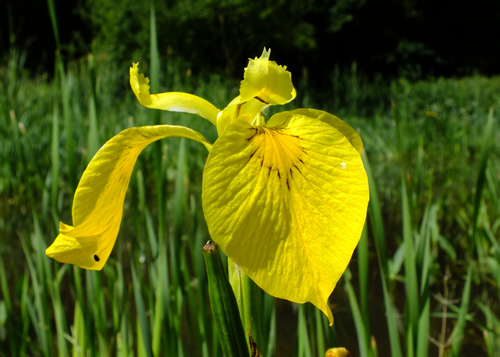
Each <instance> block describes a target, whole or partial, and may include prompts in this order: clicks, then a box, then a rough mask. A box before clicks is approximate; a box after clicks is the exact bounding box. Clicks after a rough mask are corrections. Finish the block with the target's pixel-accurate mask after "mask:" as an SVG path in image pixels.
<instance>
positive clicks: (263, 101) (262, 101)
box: [255, 97, 269, 104]
mask: <svg viewBox="0 0 500 357" xmlns="http://www.w3.org/2000/svg"><path fill="white" fill-rule="evenodd" d="M255 99H257V100H258V101H259V102H261V103H264V104H269V103H268V102H266V101H265V100H264V99H262V98H259V97H255Z"/></svg>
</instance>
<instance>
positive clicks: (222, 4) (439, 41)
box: [0, 0, 500, 83]
mask: <svg viewBox="0 0 500 357" xmlns="http://www.w3.org/2000/svg"><path fill="white" fill-rule="evenodd" d="M54 4H55V9H56V14H57V21H58V25H59V29H60V31H59V32H60V35H61V43H62V45H63V51H64V53H65V54H66V55H67V56H66V57H68V56H69V57H71V58H78V57H80V56H81V55H83V54H86V53H87V52H90V51H92V52H94V53H96V52H99V53H103V54H105V55H106V56H108V57H111V58H112V59H113V60H115V61H118V62H119V63H126V64H129V62H130V61H131V58H134V59H136V60H143V61H144V60H147V59H148V57H147V54H148V53H149V11H150V9H149V4H145V3H144V2H140V1H131V0H123V1H118V0H78V1H77V0H72V1H64V0H55V1H54ZM155 6H156V18H157V25H158V34H159V35H158V44H159V52H160V54H161V55H162V56H163V55H165V54H167V53H172V54H173V55H174V57H175V58H179V59H182V60H183V61H184V63H185V65H186V67H191V68H192V70H194V71H196V72H198V71H202V70H207V71H212V72H213V71H215V70H217V71H222V70H226V71H228V72H229V73H230V74H233V75H236V76H239V75H240V71H241V68H243V67H244V66H245V65H246V58H247V57H248V56H254V55H255V54H256V53H260V51H261V50H262V48H263V47H264V46H267V47H271V48H272V49H273V51H274V53H275V57H274V58H275V59H276V60H277V61H279V62H283V63H284V61H282V59H285V58H286V59H287V61H286V63H287V65H288V66H289V67H290V68H291V69H292V71H293V73H295V75H296V76H297V75H300V74H301V72H302V69H303V68H307V69H308V70H309V77H310V78H313V79H314V81H315V82H316V83H321V82H322V81H316V79H319V80H321V79H322V78H323V76H324V74H325V71H327V72H330V71H331V70H332V69H333V66H334V64H339V65H340V66H341V67H342V68H345V67H346V66H350V64H351V63H352V62H353V61H356V62H357V63H358V67H359V68H360V69H361V70H362V72H364V73H367V74H374V73H377V72H382V73H384V74H385V75H389V74H390V75H393V76H394V75H397V74H398V73H399V71H401V70H405V69H406V70H408V69H411V70H412V71H413V70H415V69H417V71H418V72H420V74H421V75H423V76H424V77H426V76H429V75H434V76H439V75H445V76H450V75H454V74H471V73H474V72H476V71H479V72H480V73H483V74H490V75H491V74H498V73H499V71H500V68H499V66H498V63H499V62H500V54H498V51H494V46H495V43H496V42H497V34H498V33H499V32H500V3H499V2H497V1H488V0H478V1H475V2H474V3H471V2H470V1H467V0H457V1H452V0H444V1H438V2H436V1H430V0H382V1H367V0H335V1H334V0H306V1H299V0H273V1H271V0H259V1H242V0H222V1H217V0H186V1H180V0H168V1H167V0H165V1H158V0H157V1H155ZM0 9H1V11H0V20H1V21H0V41H1V42H0V43H1V44H0V46H1V48H2V49H3V50H4V51H5V50H7V49H8V48H12V47H14V48H23V49H25V50H27V51H28V53H30V59H29V60H28V63H27V65H28V67H29V68H34V69H36V68H40V67H41V68H42V69H44V70H47V69H48V70H50V69H51V68H52V64H53V60H52V59H53V55H54V52H53V51H54V48H55V43H54V40H53V35H52V27H51V23H50V17H49V16H48V11H47V7H46V5H45V3H44V2H36V1H35V2H33V1H31V0H16V1H14V0H6V1H3V2H2V5H0ZM26 9H29V11H25V10H26Z"/></svg>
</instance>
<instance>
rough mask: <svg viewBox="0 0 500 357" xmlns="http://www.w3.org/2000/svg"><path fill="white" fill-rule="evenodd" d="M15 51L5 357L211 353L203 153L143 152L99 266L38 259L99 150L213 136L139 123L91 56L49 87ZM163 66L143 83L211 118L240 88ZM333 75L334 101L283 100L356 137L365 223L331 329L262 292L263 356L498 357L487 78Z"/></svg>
mask: <svg viewBox="0 0 500 357" xmlns="http://www.w3.org/2000/svg"><path fill="white" fill-rule="evenodd" d="M23 56H24V55H23V54H22V53H15V52H12V53H11V54H10V57H9V58H7V61H5V62H4V63H6V65H4V66H3V67H0V86H1V88H0V124H1V125H0V133H1V140H0V235H1V237H2V240H1V242H2V244H1V245H0V257H1V259H0V283H1V284H0V286H1V292H2V293H1V294H0V345H1V346H2V348H1V349H0V356H12V355H30V356H32V355H44V356H55V355H59V356H66V355H69V354H72V355H74V356H80V355H81V356H83V355H91V356H106V355H110V356H113V355H119V356H135V355H139V356H157V355H167V356H174V355H178V356H218V355H221V353H222V352H221V349H220V346H219V342H218V338H217V336H216V333H215V328H214V323H213V319H212V317H211V312H210V305H209V300H208V292H207V282H206V274H205V269H204V263H203V257H202V254H201V249H202V247H203V245H204V244H205V242H206V241H207V240H208V239H209V236H208V231H207V228H206V224H205V222H204V218H203V213H202V210H201V176H202V175H201V172H202V170H203V167H204V163H205V159H206V157H207V153H206V151H205V149H204V148H202V147H201V145H198V144H197V143H194V142H188V141H184V140H180V139H167V140H163V141H161V142H159V143H158V145H157V146H155V147H152V148H148V149H146V150H145V151H144V153H143V154H141V156H140V157H139V160H138V162H137V165H136V168H135V171H134V174H133V176H132V179H131V184H130V188H129V190H128V193H127V199H126V202H125V210H124V218H123V222H122V229H121V232H120V234H119V237H118V240H117V249H115V250H114V251H113V253H112V255H111V257H110V260H109V262H108V264H107V265H106V266H105V268H104V269H103V271H102V272H91V271H83V270H81V269H79V268H75V267H73V266H67V265H61V264H59V263H57V262H55V261H53V260H50V259H49V258H47V257H46V256H45V254H44V250H45V248H46V247H47V246H48V245H49V244H50V243H51V242H52V240H53V239H54V238H55V236H56V234H57V229H58V226H57V225H58V222H59V220H63V221H67V222H70V219H69V218H70V212H71V199H72V197H73V192H74V189H75V187H76V186H75V185H76V184H77V183H78V180H79V178H80V177H81V174H82V172H83V169H84V168H85V167H86V164H87V162H88V160H89V159H90V158H91V157H92V154H93V153H94V152H95V151H96V150H97V148H98V147H100V146H101V145H102V144H104V142H105V141H106V140H108V139H109V138H111V137H112V136H113V135H115V134H116V133H118V132H119V131H120V130H123V129H125V128H128V127H131V126H140V125H151V124H155V123H156V122H161V123H165V124H181V123H182V125H187V126H189V127H191V128H194V129H196V130H198V131H201V132H202V133H204V134H205V136H206V137H207V139H209V140H211V141H213V140H214V139H215V137H216V131H215V128H214V127H213V126H211V124H210V123H208V122H207V121H205V120H203V119H201V118H198V117H196V116H190V115H187V114H178V113H170V112H168V113H166V112H157V113H156V114H153V117H152V115H151V111H148V110H147V109H145V108H143V107H141V106H140V105H139V104H137V101H136V100H135V99H134V98H133V93H132V91H131V90H130V89H129V86H128V83H127V81H128V68H116V67H114V66H113V64H112V63H108V62H106V60H105V59H103V58H102V57H100V56H99V55H96V56H95V57H89V59H87V58H86V59H84V60H82V61H80V62H77V63H68V64H65V69H63V70H61V71H60V72H58V73H59V74H58V77H57V79H56V80H52V79H49V78H48V76H47V75H43V74H42V75H36V76H33V75H30V74H28V73H25V71H24V68H23V61H24V57H23ZM133 60H140V59H133ZM175 63H176V62H175V61H174V60H173V59H171V58H168V59H159V62H158V65H157V66H158V68H157V71H158V72H159V73H158V75H157V76H156V75H154V76H153V74H151V77H152V78H160V82H159V83H158V86H159V89H161V90H162V91H163V90H176V91H186V92H191V93H195V94H197V95H200V96H202V97H204V98H206V99H207V100H209V101H210V102H212V103H214V104H215V105H217V106H219V107H222V106H223V105H224V103H228V102H229V101H230V100H231V99H232V98H233V97H234V96H235V95H236V89H237V87H238V82H237V81H234V80H230V79H227V80H226V79H221V77H219V76H215V75H214V76H211V77H193V76H191V75H190V72H188V71H187V69H186V68H182V66H181V65H178V64H175ZM141 65H142V66H144V67H147V66H148V64H147V63H141ZM61 66H62V65H61ZM154 67H155V65H154V64H153V65H151V66H150V69H149V71H150V72H151V73H152V71H153V68H154ZM331 78H332V83H331V87H332V90H331V91H326V92H325V91H323V92H321V93H319V92H317V91H315V90H314V88H310V87H309V86H308V85H307V81H305V80H303V81H301V82H300V84H299V85H297V90H298V97H297V101H296V103H295V104H294V105H295V106H297V107H315V108H318V109H323V110H326V111H329V112H331V113H334V114H336V115H338V116H339V117H341V118H342V119H344V120H346V121H347V122H348V123H349V124H351V125H352V126H353V127H354V128H356V129H359V131H360V133H361V136H362V138H363V140H364V143H365V150H366V155H365V156H364V160H365V163H366V166H367V171H368V175H369V180H370V187H371V200H370V206H369V219H368V226H367V228H366V230H365V233H364V236H363V238H362V243H361V245H360V246H359V248H358V251H357V252H356V253H355V254H354V256H353V261H352V262H351V264H350V267H349V271H348V272H347V273H346V276H345V279H344V280H343V281H341V282H340V283H339V285H338V287H337V289H336V290H335V292H334V294H333V296H332V298H331V299H330V302H331V303H332V307H333V312H334V316H335V325H334V327H333V328H330V327H328V323H327V321H326V320H325V318H324V317H323V316H321V315H320V314H318V312H317V310H316V309H314V308H313V307H312V306H311V305H304V306H298V307H297V306H292V305H291V304H288V303H284V302H280V303H276V302H275V301H274V299H273V298H271V297H269V296H267V295H265V294H263V293H260V292H259V293H260V295H259V297H258V298H259V299H260V300H261V301H262V304H261V306H262V311H260V313H261V316H260V319H261V329H262V334H263V341H267V342H266V343H265V346H259V348H260V350H261V351H262V352H263V353H264V354H265V355H266V356H272V355H277V356H281V355H290V354H294V355H297V356H320V355H323V354H324V352H325V351H326V349H327V348H330V347H334V346H343V347H346V348H347V349H348V350H350V351H351V352H352V353H353V355H358V354H359V355H361V356H377V355H378V356H384V355H392V356H425V355H427V353H429V355H439V353H441V352H442V353H444V352H445V351H448V352H450V351H451V353H452V354H453V355H457V356H458V355H460V353H462V354H465V353H473V352H474V353H475V355H481V354H483V355H490V356H495V355H496V354H498V353H499V351H500V347H499V346H500V342H499V341H500V335H499V326H500V323H499V319H498V316H499V314H500V299H499V298H498V296H499V293H500V290H499V287H498V281H500V246H499V243H498V237H499V236H500V219H499V218H498V217H499V216H500V215H499V210H500V206H499V200H498V192H500V191H499V190H500V187H499V186H500V185H499V181H500V180H499V178H500V160H499V156H500V148H499V146H498V142H499V139H500V134H499V131H498V124H497V122H496V121H495V118H497V117H498V114H497V113H498V111H499V110H500V95H499V93H500V92H499V91H498V88H500V78H490V79H487V78H482V77H471V78H465V79H437V80H433V81H418V82H409V81H408V80H406V79H404V78H402V79H400V80H398V81H393V82H384V81H382V80H381V79H380V78H379V79H376V80H371V81H368V79H366V78H364V77H363V76H362V75H361V74H359V73H356V68H355V67H354V66H353V68H351V70H350V71H348V72H341V71H334V72H333V75H332V77H331ZM325 80H329V79H325ZM229 88H233V89H234V91H231V90H230V89H229ZM490 107H493V108H494V111H493V112H489V110H490ZM289 108H291V107H289ZM489 115H491V117H490V118H491V119H489V120H488V117H489ZM68 118H70V119H68ZM68 142H70V143H71V145H68ZM70 147H71V148H72V149H69V148H70ZM69 150H74V152H70V151H69ZM368 160H369V162H368ZM368 165H369V166H368ZM358 286H359V288H358ZM344 287H345V289H344Z"/></svg>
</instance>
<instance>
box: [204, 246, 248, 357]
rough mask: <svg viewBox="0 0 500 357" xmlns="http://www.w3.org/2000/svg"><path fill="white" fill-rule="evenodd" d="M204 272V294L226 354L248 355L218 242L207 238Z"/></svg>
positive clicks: (228, 356) (236, 356)
mask: <svg viewBox="0 0 500 357" xmlns="http://www.w3.org/2000/svg"><path fill="white" fill-rule="evenodd" d="M203 258H204V259H205V265H206V269H207V276H208V294H209V296H210V305H211V307H212V314H213V316H214V320H215V325H216V327H217V334H218V335H219V341H220V343H221V345H222V350H223V351H224V355H225V356H226V357H231V356H235V357H240V356H249V354H248V347H247V342H246V338H245V332H244V331H243V325H242V324H241V318H240V314H239V310H238V305H237V303H236V299H235V297H234V294H233V292H232V289H231V285H230V284H229V280H228V278H227V275H226V273H225V271H224V267H223V265H222V260H221V257H220V254H219V246H218V245H217V244H215V243H212V242H210V241H209V242H208V243H207V244H206V245H205V246H204V247H203Z"/></svg>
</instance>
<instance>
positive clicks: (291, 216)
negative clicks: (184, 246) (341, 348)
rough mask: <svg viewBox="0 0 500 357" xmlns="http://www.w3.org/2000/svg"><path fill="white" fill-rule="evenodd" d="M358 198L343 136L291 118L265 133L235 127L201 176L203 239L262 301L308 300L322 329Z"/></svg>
mask: <svg viewBox="0 0 500 357" xmlns="http://www.w3.org/2000/svg"><path fill="white" fill-rule="evenodd" d="M273 122H274V123H276V120H275V119H274V118H271V120H270V123H273ZM368 197H369V196H368V180H367V177H366V173H365V170H364V167H363V163H362V161H361V158H360V155H359V153H358V152H357V151H356V149H355V148H354V147H353V146H352V145H351V143H350V142H349V140H347V139H346V136H345V135H344V134H343V133H341V132H340V131H338V130H337V129H335V128H334V127H332V126H331V125H329V124H326V123H324V122H322V121H320V120H317V119H314V118H309V117H306V116H303V115H298V114H293V115H291V117H290V118H288V120H286V121H285V122H282V125H281V126H275V127H265V126H264V127H259V128H252V127H249V126H248V124H247V123H245V122H244V121H239V120H237V121H235V122H234V123H233V124H232V125H231V127H230V128H229V129H228V130H227V131H226V133H225V134H224V135H223V136H221V137H220V138H219V139H218V140H217V142H216V143H215V144H214V147H213V149H212V151H211V152H210V155H209V158H208V160H207V164H206V167H205V171H204V175H203V210H204V212H205V218H206V220H207V224H208V228H209V231H210V234H211V236H212V238H213V240H214V241H215V242H217V243H218V244H219V245H220V246H221V248H222V250H223V251H224V252H225V253H226V255H227V256H228V257H230V258H231V259H232V260H233V261H234V262H235V263H236V264H238V265H239V266H240V267H241V268H242V269H243V271H244V272H245V273H247V274H248V275H249V276H250V277H251V278H252V279H253V280H254V281H255V283H257V285H259V286H260V287H261V288H262V289H264V290H265V291H266V292H268V293H269V294H271V295H273V296H276V297H279V298H283V299H288V300H291V301H294V302H298V303H303V302H307V301H310V302H312V303H313V304H314V305H316V306H317V307H318V308H319V309H320V310H322V311H323V312H324V313H325V314H326V315H327V316H328V318H329V320H330V323H333V316H332V313H331V310H330V308H329V306H328V297H329V296H330V294H331V292H332V291H333V289H334V287H335V285H336V283H337V281H338V280H339V278H340V276H341V275H342V273H343V272H344V270H345V269H346V267H347V264H348V263H349V260H350V259H351V256H352V253H353V250H354V248H355V247H356V245H357V243H358V240H359V237H360V235H361V230H362V227H363V224H364V221H365V217H366V208H367V204H368Z"/></svg>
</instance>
